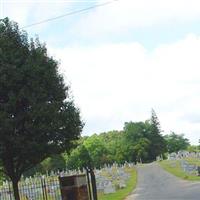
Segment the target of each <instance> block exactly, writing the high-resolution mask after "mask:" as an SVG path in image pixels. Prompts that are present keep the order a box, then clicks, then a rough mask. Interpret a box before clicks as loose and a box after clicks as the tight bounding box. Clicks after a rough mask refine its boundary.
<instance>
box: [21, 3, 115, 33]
mask: <svg viewBox="0 0 200 200" xmlns="http://www.w3.org/2000/svg"><path fill="white" fill-rule="evenodd" d="M116 1H119V0H112V1H108V2H105V3H101V4H97V5H94V6H90V7H87V8H83V9H79V10H75V11H71V12H68V13H65V14H63V15H59V16H57V17H52V18H49V19H45V20H42V21H39V22H36V23H32V24H29V25H26V26H23V27H21V28H20V29H24V28H30V27H32V26H36V25H39V24H43V23H47V22H50V21H54V20H57V19H60V18H64V17H67V16H70V15H75V14H79V13H82V12H87V11H89V10H92V9H95V8H98V7H103V6H107V5H109V4H112V3H114V2H116Z"/></svg>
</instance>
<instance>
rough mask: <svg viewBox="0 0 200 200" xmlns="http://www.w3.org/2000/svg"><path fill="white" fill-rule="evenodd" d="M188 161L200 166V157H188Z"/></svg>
mask: <svg viewBox="0 0 200 200" xmlns="http://www.w3.org/2000/svg"><path fill="white" fill-rule="evenodd" d="M185 160H186V161H187V162H188V163H190V164H192V165H198V166H200V159H196V158H186V159H185Z"/></svg>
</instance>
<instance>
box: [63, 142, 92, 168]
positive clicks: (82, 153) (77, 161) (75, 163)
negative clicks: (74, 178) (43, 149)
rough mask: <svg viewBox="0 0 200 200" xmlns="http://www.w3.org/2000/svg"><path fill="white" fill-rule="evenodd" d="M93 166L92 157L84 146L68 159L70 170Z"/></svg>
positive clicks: (79, 147)
mask: <svg viewBox="0 0 200 200" xmlns="http://www.w3.org/2000/svg"><path fill="white" fill-rule="evenodd" d="M91 166H92V161H91V157H90V155H89V152H88V150H87V149H86V147H85V146H84V145H83V144H82V145H80V146H78V147H77V148H76V149H74V150H73V151H72V152H71V154H70V156H69V157H68V158H67V168H68V169H83V168H86V167H91Z"/></svg>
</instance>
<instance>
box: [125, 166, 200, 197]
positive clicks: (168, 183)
mask: <svg viewBox="0 0 200 200" xmlns="http://www.w3.org/2000/svg"><path fill="white" fill-rule="evenodd" d="M126 200H200V182H189V181H184V180H181V179H179V178H177V177H175V176H173V175H171V174H169V173H168V172H166V171H165V170H163V169H162V168H161V167H160V166H159V165H158V164H156V163H151V164H146V165H144V166H139V167H138V183H137V187H136V190H135V191H134V192H133V194H131V195H130V196H129V197H128V198H126Z"/></svg>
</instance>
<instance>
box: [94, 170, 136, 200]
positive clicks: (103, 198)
mask: <svg viewBox="0 0 200 200" xmlns="http://www.w3.org/2000/svg"><path fill="white" fill-rule="evenodd" d="M127 171H128V172H129V173H130V174H131V177H130V179H129V180H128V182H127V185H126V188H123V189H119V190H117V191H116V193H112V194H106V195H104V194H99V195H98V200H123V199H124V198H125V197H126V196H128V194H129V193H130V192H131V191H133V189H134V188H135V186H136V183H137V172H136V170H135V169H133V168H131V169H127Z"/></svg>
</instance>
